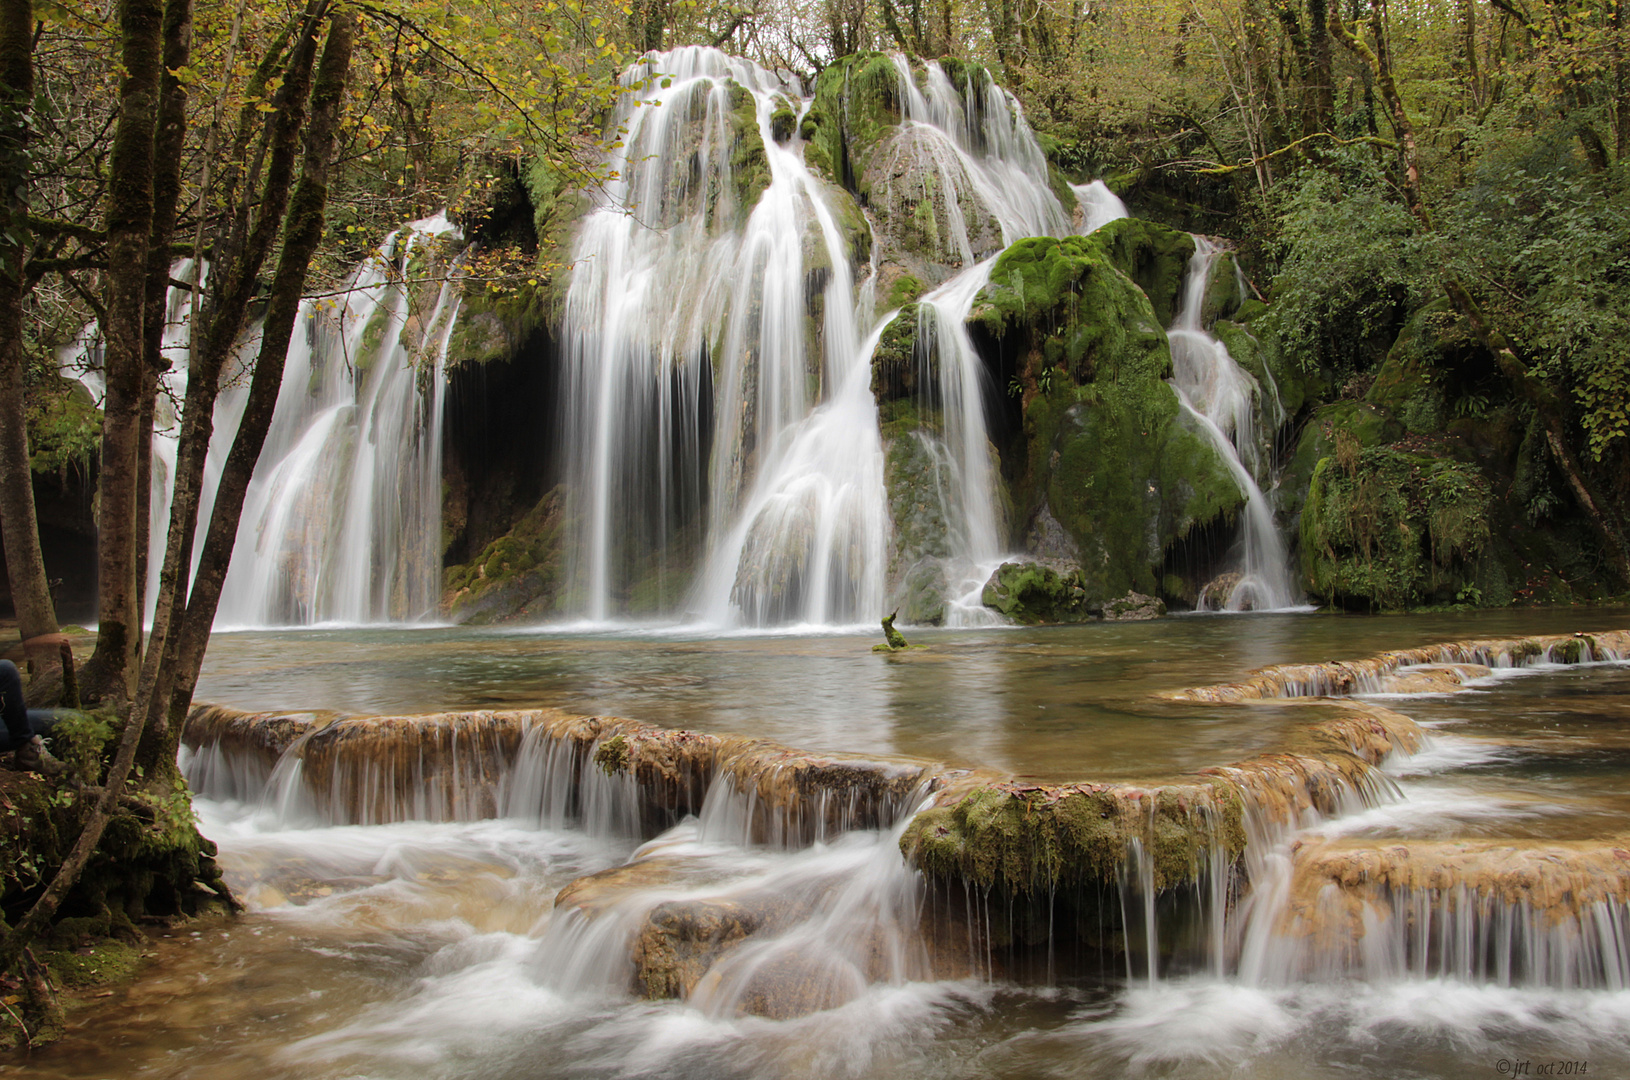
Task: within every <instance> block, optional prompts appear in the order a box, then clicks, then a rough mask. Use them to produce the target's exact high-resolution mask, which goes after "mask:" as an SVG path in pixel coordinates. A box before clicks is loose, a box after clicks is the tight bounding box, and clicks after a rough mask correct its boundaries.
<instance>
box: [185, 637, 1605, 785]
mask: <svg viewBox="0 0 1630 1080" xmlns="http://www.w3.org/2000/svg"><path fill="white" fill-rule="evenodd" d="M1620 627H1630V610H1626V609H1622V608H1619V609H1608V608H1590V609H1561V610H1556V609H1545V610H1535V611H1516V612H1507V611H1500V612H1475V613H1465V614H1443V615H1413V616H1373V617H1366V616H1344V615H1290V614H1287V615H1273V614H1264V615H1213V616H1190V617H1182V618H1168V619H1160V620H1155V621H1151V622H1145V623H1099V624H1089V625H1085V626H1070V627H1042V628H1003V629H997V630H961V631H958V630H913V631H911V640H912V641H913V643H921V644H924V645H926V646H927V648H926V649H923V650H921V651H913V652H909V653H904V654H894V655H880V654H875V653H872V652H871V651H870V649H871V645H872V644H873V642H875V641H878V640H881V635H880V633H878V632H874V631H872V630H869V629H867V630H863V631H862V630H857V631H856V632H854V633H837V634H820V635H797V634H786V635H740V636H727V637H720V636H712V637H703V636H699V635H691V634H686V633H685V632H684V631H683V630H682V629H678V630H674V631H670V632H652V631H647V632H633V631H628V632H621V633H613V632H601V633H580V632H578V633H574V632H567V631H546V630H531V631H497V630H471V629H465V628H445V629H429V628H427V629H400V630H315V631H312V630H299V631H281V632H262V631H250V632H242V633H231V634H217V635H216V637H215V639H214V640H213V641H212V642H211V645H210V651H209V654H208V657H207V658H206V660H205V671H204V676H203V679H202V680H201V682H200V684H199V687H198V699H199V700H201V701H214V702H219V703H222V704H226V705H234V706H238V707H240V708H245V709H252V710H262V709H311V708H328V709H337V710H340V711H344V712H355V713H415V712H436V711H442V710H451V709H505V708H526V707H534V706H555V707H558V708H562V709H567V710H570V711H574V712H582V713H588V714H604V715H617V716H626V717H631V718H634V719H638V720H645V721H649V722H651V723H655V724H661V725H664V726H667V727H678V728H689V729H693V730H700V731H712V732H721V733H731V734H741V735H757V736H762V737H765V738H770V739H774V740H777V741H779V742H782V743H785V744H787V745H789V746H793V747H797V748H800V749H809V750H824V751H841V752H850V753H871V754H905V755H910V756H914V757H922V758H928V759H930V760H938V761H945V762H948V763H951V764H957V765H988V766H991V767H993V768H998V769H1003V770H1006V771H1010V772H1014V773H1017V774H1021V775H1026V776H1034V777H1043V778H1048V779H1060V780H1064V779H1080V778H1087V777H1091V778H1100V779H1108V778H1115V777H1128V778H1135V777H1152V776H1162V775H1167V774H1169V773H1171V772H1173V771H1187V770H1191V769H1195V768H1201V767H1204V766H1207V765H1215V764H1219V763H1222V762H1226V761H1230V760H1234V759H1237V758H1239V757H1243V756H1246V755H1248V754H1251V753H1255V752H1257V751H1259V750H1261V749H1263V748H1264V747H1268V746H1272V745H1274V744H1276V743H1277V742H1278V741H1279V739H1280V737H1281V735H1282V733H1283V730H1284V726H1285V725H1287V724H1293V723H1298V722H1302V721H1303V720H1304V719H1305V717H1306V715H1307V712H1306V710H1300V709H1294V710H1286V709H1284V708H1281V707H1278V706H1260V707H1241V706H1230V707H1227V708H1206V707H1203V706H1196V705H1174V704H1170V703H1167V702H1163V701H1160V700H1158V699H1156V698H1155V696H1154V695H1156V694H1157V693H1159V692H1161V691H1171V690H1179V689H1182V688H1184V687H1187V686H1198V685H1203V684H1206V683H1212V682H1223V681H1229V680H1231V679H1235V678H1238V677H1239V676H1240V675H1242V674H1243V673H1244V672H1246V671H1248V670H1250V669H1252V668H1258V667H1263V666H1265V665H1268V664H1277V663H1288V662H1305V661H1320V660H1333V659H1352V658H1356V657H1361V656H1367V655H1370V654H1372V653H1376V652H1380V651H1383V650H1385V649H1394V648H1407V647H1410V646H1414V645H1424V644H1429V643H1431V642H1436V641H1446V640H1450V639H1455V638H1467V637H1492V636H1501V635H1509V634H1536V633H1563V632H1569V631H1573V630H1581V629H1584V630H1606V629H1616V628H1620Z"/></svg>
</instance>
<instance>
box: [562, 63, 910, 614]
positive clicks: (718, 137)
mask: <svg viewBox="0 0 1630 1080" xmlns="http://www.w3.org/2000/svg"><path fill="white" fill-rule="evenodd" d="M656 73H660V76H658V75H657V74H656ZM625 80H626V81H627V84H628V85H633V84H634V83H642V84H644V83H646V82H648V81H649V85H646V86H645V87H644V88H643V89H641V90H640V91H639V92H638V93H637V94H631V95H629V96H628V97H627V98H626V99H625V102H624V104H623V106H622V109H621V112H620V113H619V114H618V121H619V123H621V124H623V125H625V126H626V134H625V135H624V136H623V139H622V142H623V144H624V146H623V148H622V149H621V150H620V151H619V152H618V153H616V154H615V155H614V156H613V158H612V160H611V162H610V165H611V168H612V169H613V170H614V172H613V179H612V180H611V181H610V182H609V183H608V184H607V185H606V187H605V190H604V191H603V192H602V193H601V194H600V197H599V204H598V205H597V206H596V208H595V209H594V210H593V211H591V212H590V214H589V215H588V217H587V218H586V220H585V221H584V222H583V224H582V227H581V228H580V230H579V232H578V236H577V240H576V247H575V251H574V273H573V278H572V283H571V286H570V290H569V292H568V295H567V298H566V310H565V318H564V326H563V332H562V340H563V342H564V357H563V363H564V368H565V395H564V396H565V407H566V412H565V428H566V445H567V446H569V447H570V448H571V450H572V461H571V464H570V465H569V470H570V483H571V490H572V492H573V497H574V499H575V504H576V505H575V506H574V508H573V515H572V516H573V518H574V520H575V522H576V525H575V533H574V535H573V536H572V538H571V541H570V546H569V549H568V552H567V562H568V574H569V577H570V579H571V580H572V582H573V583H574V584H573V598H574V599H575V600H576V602H577V606H578V607H579V609H580V610H581V611H582V612H583V614H585V615H587V616H588V617H589V618H591V619H594V620H597V621H598V620H604V619H608V618H611V617H613V616H616V615H621V614H625V613H629V612H634V611H641V610H647V611H648V610H652V609H656V610H662V609H665V608H666V609H670V610H671V608H672V606H673V604H674V602H675V601H676V600H677V598H678V597H679V596H680V595H682V593H683V584H684V576H685V574H686V573H687V566H686V563H688V562H689V561H692V560H695V559H699V558H700V553H701V552H703V551H705V552H707V553H708V557H707V558H706V560H705V565H703V566H702V567H701V573H700V576H699V579H698V581H697V582H696V584H695V586H694V588H693V589H692V590H691V604H692V605H693V606H694V608H695V609H696V610H698V611H699V612H700V613H702V614H703V615H705V617H707V618H708V619H709V620H710V621H717V622H730V621H734V617H735V613H737V612H739V613H740V618H742V619H744V620H745V621H747V622H749V623H751V624H754V625H761V624H764V623H772V622H800V621H808V622H833V621H853V620H855V619H857V618H859V617H863V616H869V615H871V614H872V613H873V612H875V611H876V610H878V608H880V607H881V604H882V579H881V571H880V569H879V567H880V563H881V557H880V553H881V551H882V548H883V544H884V541H885V535H886V529H887V525H886V522H887V512H886V509H885V505H884V500H883V493H882V481H881V472H882V468H881V460H882V452H881V447H880V444H879V441H878V436H877V420H876V410H875V407H874V406H873V404H872V402H871V399H870V394H869V393H868V391H867V388H866V370H867V368H866V354H865V353H864V352H863V351H862V341H861V335H860V333H859V331H858V329H857V327H856V323H855V314H854V300H855V298H854V283H853V276H852V273H851V270H850V264H849V256H848V252H847V246H846V244H845V242H844V237H843V233H842V231H841V230H840V228H839V225H838V223H837V221H836V219H835V217H834V215H833V213H832V211H831V209H830V208H829V206H828V204H827V197H828V196H827V193H826V191H825V185H824V184H823V183H822V182H821V181H820V180H819V179H817V178H816V177H815V176H814V174H812V173H811V172H810V171H809V170H808V169H807V168H806V167H805V165H804V162H803V159H802V148H801V144H799V143H798V142H797V140H796V139H794V140H793V141H792V144H791V145H784V144H782V143H778V142H777V141H776V140H775V139H774V137H773V135H772V133H771V124H770V117H771V114H772V113H773V112H774V111H775V109H776V108H777V107H778V105H785V104H787V103H788V102H792V101H799V100H801V92H800V88H797V87H794V86H789V85H787V84H784V83H783V82H782V81H781V80H780V79H778V78H777V77H776V76H774V75H771V74H770V73H769V72H767V71H764V70H763V69H762V68H759V67H757V66H756V65H754V64H751V63H750V62H748V61H744V60H735V59H731V58H728V57H726V56H724V55H723V54H722V53H719V52H716V51H714V50H711V49H699V48H686V49H679V50H675V51H674V52H671V53H667V54H664V55H661V56H657V57H653V58H652V59H651V61H650V62H649V63H648V64H645V65H640V66H637V67H636V68H634V69H633V70H631V71H630V72H629V73H628V75H626V76H625ZM636 98H638V99H640V101H641V102H642V103H641V104H639V105H636V104H635V103H634V101H635V99H636ZM747 125H751V126H752V128H753V129H754V130H755V131H756V133H757V134H758V136H759V137H760V138H761V139H762V141H763V147H764V154H765V157H764V160H763V161H762V162H741V161H737V160H733V154H734V151H736V150H737V149H738V145H737V144H738V142H739V136H740V134H741V131H740V130H738V129H745V127H746V126H747ZM765 173H767V176H764V175H762V174H765ZM755 179H767V180H768V186H766V187H764V189H763V191H762V194H761V195H759V196H758V197H757V199H756V202H752V203H751V204H750V205H749V204H748V203H747V200H748V199H750V198H752V196H753V194H754V188H753V186H752V184H753V181H754V180H755ZM738 185H746V186H744V187H741V188H740V189H738ZM704 534H705V536H706V537H707V543H706V545H705V547H704V546H703V545H702V544H700V543H699V541H700V539H701V536H702V535H704ZM676 563H677V565H676Z"/></svg>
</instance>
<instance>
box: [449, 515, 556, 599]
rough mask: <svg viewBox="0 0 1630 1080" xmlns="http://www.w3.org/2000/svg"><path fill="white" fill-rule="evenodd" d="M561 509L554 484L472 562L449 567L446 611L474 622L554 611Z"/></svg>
mask: <svg viewBox="0 0 1630 1080" xmlns="http://www.w3.org/2000/svg"><path fill="white" fill-rule="evenodd" d="M563 513H564V511H563V509H562V494H561V489H560V488H555V489H554V490H552V491H550V492H549V493H548V494H546V495H545V496H544V497H543V498H542V499H541V500H539V502H538V504H537V505H536V506H534V507H533V508H532V509H531V510H530V511H528V512H527V514H526V515H525V516H524V517H522V518H521V520H520V521H517V522H516V523H515V525H514V527H513V528H511V529H510V530H509V532H507V533H505V534H504V535H503V536H501V537H499V538H498V539H497V540H494V541H493V542H492V543H490V544H488V545H487V546H486V548H485V549H483V550H482V551H481V553H480V554H478V555H477V556H476V557H475V558H474V559H472V560H470V562H469V563H467V564H465V565H463V566H451V567H448V568H447V569H446V571H445V572H444V575H443V579H442V580H443V598H442V611H443V612H445V613H446V614H447V615H448V616H449V617H450V618H452V619H453V620H454V621H456V622H461V623H464V622H467V623H475V624H481V623H494V622H505V621H508V620H511V619H533V618H538V617H540V616H543V615H546V614H548V613H550V612H551V611H553V610H554V608H555V603H556V601H557V599H558V597H559V595H560V590H561V588H562V584H563V571H562V562H563V560H564V552H563V529H562V522H563Z"/></svg>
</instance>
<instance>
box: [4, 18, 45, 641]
mask: <svg viewBox="0 0 1630 1080" xmlns="http://www.w3.org/2000/svg"><path fill="white" fill-rule="evenodd" d="M33 31H34V12H33V2H32V0H0V542H3V543H4V544H5V548H6V578H7V580H8V581H9V582H10V583H11V601H12V605H13V607H14V608H15V609H16V612H17V629H18V630H19V631H20V633H21V635H22V638H23V640H24V641H27V640H29V639H31V638H37V637H40V636H41V635H44V634H54V633H56V632H57V616H56V611H55V609H54V608H53V607H52V604H51V589H50V585H49V583H48V582H47V580H46V576H45V557H44V554H43V553H42V551H41V550H40V533H39V523H38V521H37V519H36V517H35V513H34V477H33V472H32V470H31V469H30V468H29V453H28V427H27V424H26V423H25V421H24V417H23V376H24V369H25V368H26V366H27V363H28V358H27V356H26V354H25V353H24V351H23V296H24V293H25V290H26V285H25V284H24V272H23V266H24V263H25V262H26V260H27V258H28V245H29V242H30V237H29V233H28V202H27V199H26V197H25V193H26V192H27V191H28V188H29V162H28V143H29V127H30V125H29V120H28V112H29V107H30V105H31V103H32V102H33V99H34V38H33Z"/></svg>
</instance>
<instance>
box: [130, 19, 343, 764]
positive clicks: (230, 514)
mask: <svg viewBox="0 0 1630 1080" xmlns="http://www.w3.org/2000/svg"><path fill="white" fill-rule="evenodd" d="M351 42H352V16H351V15H350V14H349V13H348V12H345V13H341V14H339V15H336V16H335V17H334V20H333V25H332V27H331V29H330V30H329V35H328V42H327V44H326V46H325V47H324V49H323V57H322V62H321V64H320V65H319V67H318V71H317V81H316V83H315V85H314V87H313V89H312V93H311V113H312V116H311V123H310V124H309V125H308V126H307V129H306V143H305V154H304V160H303V161H302V163H301V170H300V183H299V186H297V187H296V188H295V190H294V194H293V196H292V197H291V198H290V199H289V214H288V224H287V228H286V229H285V230H284V234H283V250H282V253H281V255H280V257H279V259H278V265H277V271H276V274H275V275H274V276H273V279H272V294H271V302H270V304H269V305H268V307H267V310H266V321H265V327H264V329H263V331H262V333H261V346H260V355H259V356H258V357H257V358H256V361H255V374H254V377H253V378H252V379H251V381H250V385H249V400H248V402H247V404H246V405H245V406H244V412H243V419H242V420H241V421H240V422H239V424H238V434H237V437H236V438H235V439H234V440H233V443H232V450H231V452H230V453H229V454H228V455H227V460H226V466H225V468H224V469H223V471H222V474H221V480H220V483H219V485H218V487H217V488H216V493H215V507H214V511H213V513H212V514H211V516H210V522H209V532H208V534H207V535H206V536H205V539H204V549H203V555H202V557H201V558H200V560H199V564H198V574H197V578H196V580H195V581H194V583H193V588H192V593H191V596H190V597H189V598H188V601H187V609H186V613H185V616H184V619H183V621H182V624H181V627H180V641H179V645H178V647H177V650H176V660H175V663H174V665H173V667H174V675H173V680H174V682H173V687H174V689H173V692H172V694H171V695H170V700H169V701H168V702H165V703H162V704H165V705H167V706H168V708H167V710H166V712H165V713H164V715H161V716H156V717H155V718H154V720H155V729H156V730H155V736H157V735H159V734H162V735H163V744H162V746H161V747H159V748H158V749H159V752H160V753H161V754H164V755H168V756H169V757H174V755H175V751H176V744H177V741H178V740H179V738H180V735H181V721H182V720H183V719H184V718H185V716H186V710H187V708H188V706H189V705H190V704H191V702H192V693H193V689H194V688H195V687H196V686H197V684H198V672H199V669H200V668H201V667H202V666H203V661H204V649H205V647H206V646H207V645H208V643H209V631H210V627H211V626H212V625H213V624H214V621H215V610H216V607H217V605H219V603H220V599H221V586H222V584H223V583H224V582H225V580H226V571H227V567H228V564H229V562H230V560H231V558H232V545H233V541H234V539H235V538H236V537H237V533H238V522H239V520H240V519H241V517H242V514H243V500H244V495H245V494H246V493H247V491H248V488H249V481H250V479H251V478H252V477H253V476H254V471H255V465H256V463H257V462H258V461H259V460H260V451H261V448H262V447H263V446H264V445H265V442H266V432H267V429H268V428H270V426H271V422H272V410H273V408H274V406H276V404H277V396H278V391H279V389H280V388H281V386H282V383H283V365H284V361H285V360H286V359H287V358H288V352H289V338H290V337H291V335H292V334H293V332H294V327H295V319H296V317H297V316H298V315H299V313H300V305H301V298H302V296H303V294H304V292H305V284H306V273H307V270H308V268H309V266H310V263H311V258H312V255H313V254H315V252H316V250H317V245H318V244H319V243H320V242H321V241H322V235H323V221H324V212H325V209H326V206H327V203H328V173H329V163H330V158H331V157H332V155H333V146H334V138H335V132H336V129H337V128H338V126H339V119H340V114H341V112H342V111H343V107H344V90H345V78H346V71H347V69H348V68H349V66H350V59H351ZM155 741H157V740H156V739H155Z"/></svg>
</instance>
